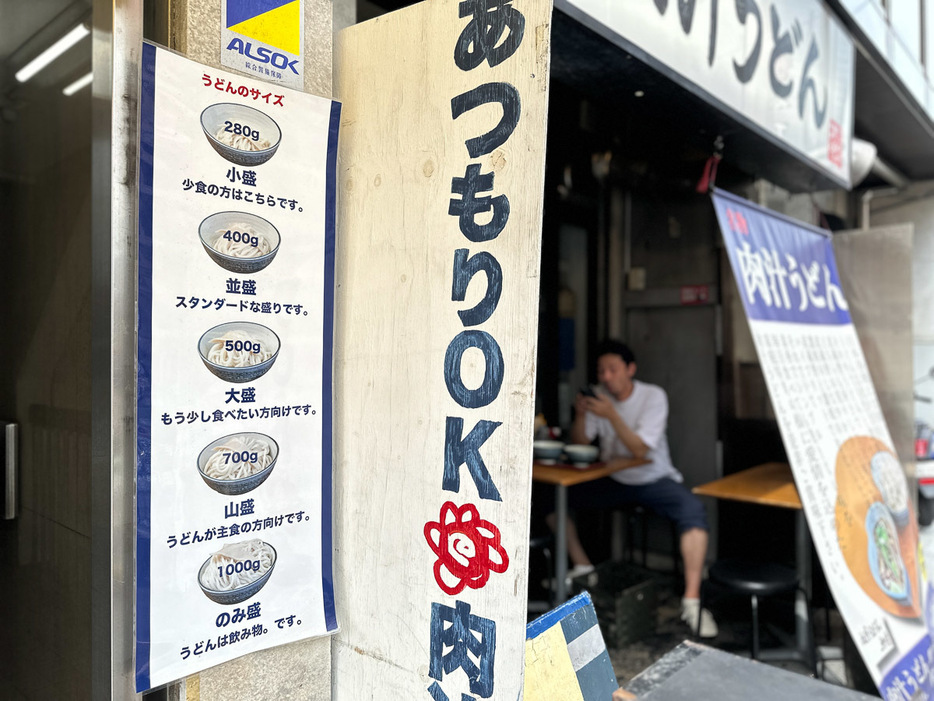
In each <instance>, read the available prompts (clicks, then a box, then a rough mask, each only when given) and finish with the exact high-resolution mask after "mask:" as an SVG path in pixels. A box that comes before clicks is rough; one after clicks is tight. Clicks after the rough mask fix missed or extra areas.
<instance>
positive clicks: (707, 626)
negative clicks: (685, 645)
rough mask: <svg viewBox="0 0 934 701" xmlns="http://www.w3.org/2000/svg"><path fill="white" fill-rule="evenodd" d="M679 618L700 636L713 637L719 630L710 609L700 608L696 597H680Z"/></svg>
mask: <svg viewBox="0 0 934 701" xmlns="http://www.w3.org/2000/svg"><path fill="white" fill-rule="evenodd" d="M698 612H700V616H699V618H700V630H699V631H698V624H697V623H698V615H697V614H698ZM681 620H682V621H684V622H685V623H687V624H688V627H689V628H690V629H691V632H692V633H694V635H697V636H699V637H701V638H715V637H717V633H718V632H719V631H718V629H717V622H716V621H715V620H714V619H713V616H712V615H711V614H710V611H708V610H707V609H704V610H703V611H701V610H700V601H699V600H698V599H681Z"/></svg>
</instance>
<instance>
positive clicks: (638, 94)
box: [633, 90, 645, 97]
mask: <svg viewBox="0 0 934 701" xmlns="http://www.w3.org/2000/svg"><path fill="white" fill-rule="evenodd" d="M633 95H635V96H636V97H643V96H644V95H645V92H644V91H643V90H636V91H635V92H634V93H633Z"/></svg>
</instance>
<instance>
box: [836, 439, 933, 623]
mask: <svg viewBox="0 0 934 701" xmlns="http://www.w3.org/2000/svg"><path fill="white" fill-rule="evenodd" d="M835 473H836V481H837V504H836V510H835V523H836V529H837V539H838V541H839V543H840V550H841V552H842V553H843V557H844V560H845V561H846V564H847V567H849V569H850V572H851V573H852V574H853V577H854V578H855V579H856V582H857V583H858V584H859V586H860V587H862V589H863V591H864V592H866V594H867V595H868V596H869V597H870V598H871V599H872V600H873V601H875V602H876V603H877V604H879V606H881V607H882V608H883V609H884V610H885V611H887V612H889V613H891V614H894V615H896V616H900V617H902V618H920V617H921V616H922V609H921V594H922V592H921V588H920V586H921V578H920V577H921V572H920V567H919V562H918V527H917V523H916V520H915V517H914V512H913V509H912V507H911V502H910V499H909V493H908V486H907V483H906V480H905V475H904V472H903V471H902V467H901V464H900V463H899V462H898V458H897V457H896V456H895V453H894V451H892V449H891V448H889V447H888V446H886V445H885V444H884V443H882V442H881V441H879V440H877V439H875V438H871V437H869V436H855V437H853V438H849V439H848V440H847V441H846V442H845V443H844V444H843V446H842V447H841V448H840V450H839V452H838V453H837V461H836V471H835Z"/></svg>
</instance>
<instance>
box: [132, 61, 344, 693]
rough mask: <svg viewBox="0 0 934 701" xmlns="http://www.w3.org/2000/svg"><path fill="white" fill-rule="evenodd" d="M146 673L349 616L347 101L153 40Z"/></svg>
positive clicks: (141, 401) (147, 680) (142, 322)
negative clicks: (343, 340) (339, 509)
mask: <svg viewBox="0 0 934 701" xmlns="http://www.w3.org/2000/svg"><path fill="white" fill-rule="evenodd" d="M142 66H143V68H142V71H143V74H142V90H141V99H140V111H141V121H140V132H141V136H140V196H139V305H138V311H139V314H138V319H139V322H138V332H139V342H138V386H137V396H138V406H137V441H138V450H137V456H138V464H137V504H138V522H137V537H138V540H137V614H136V629H137V648H136V670H137V689H138V690H139V691H142V690H145V689H148V688H151V687H154V686H158V685H160V684H163V683H165V682H168V681H171V680H173V679H177V678H180V677H183V676H186V675H190V674H192V673H194V672H197V671H198V670H201V669H204V668H207V667H211V666H214V665H216V664H219V663H221V662H224V661H227V660H230V659H232V658H234V657H238V656H240V655H244V654H247V653H250V652H254V651H256V650H260V649H263V648H268V647H272V646H275V645H281V644H283V643H287V642H291V641H294V640H299V639H301V638H307V637H310V636H314V635H322V634H325V633H328V632H331V631H334V630H336V628H337V621H336V618H335V612H334V596H333V583H332V574H331V572H332V567H331V564H332V563H331V355H332V325H333V312H332V309H333V299H332V298H333V270H334V204H335V202H334V200H335V198H334V171H335V159H336V149H337V125H338V119H339V114H340V105H339V104H338V103H334V102H331V101H330V100H326V99H322V98H317V97H314V96H311V95H306V94H303V93H298V92H294V91H291V90H287V89H284V88H279V87H276V86H271V85H269V84H267V83H261V82H258V81H254V80H250V79H247V78H243V77H241V76H238V75H234V74H231V73H227V72H224V71H219V70H216V69H213V68H209V67H206V66H202V65H199V64H197V63H194V62H192V61H190V60H188V59H185V58H183V57H181V56H178V55H176V54H173V53H171V52H169V51H166V50H164V49H160V48H156V47H155V46H153V45H150V44H144V46H143V62H142Z"/></svg>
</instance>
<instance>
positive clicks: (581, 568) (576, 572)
mask: <svg viewBox="0 0 934 701" xmlns="http://www.w3.org/2000/svg"><path fill="white" fill-rule="evenodd" d="M585 574H586V575H590V576H589V577H587V586H588V587H592V586H594V585H595V584H596V582H597V575H596V573H595V572H594V566H593V565H574V567H572V568H571V569H570V570H568V574H567V577H565V578H564V587H565V589H570V588H571V586H572V585H573V584H574V582H572V581H571V580H573V579H576V578H577V577H583V576H584V575H585ZM542 586H543V587H544V588H545V589H550V590H551V591H555V590H556V589H557V588H558V580H557V579H555V578H554V577H550V578H548V579H543V580H542Z"/></svg>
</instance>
